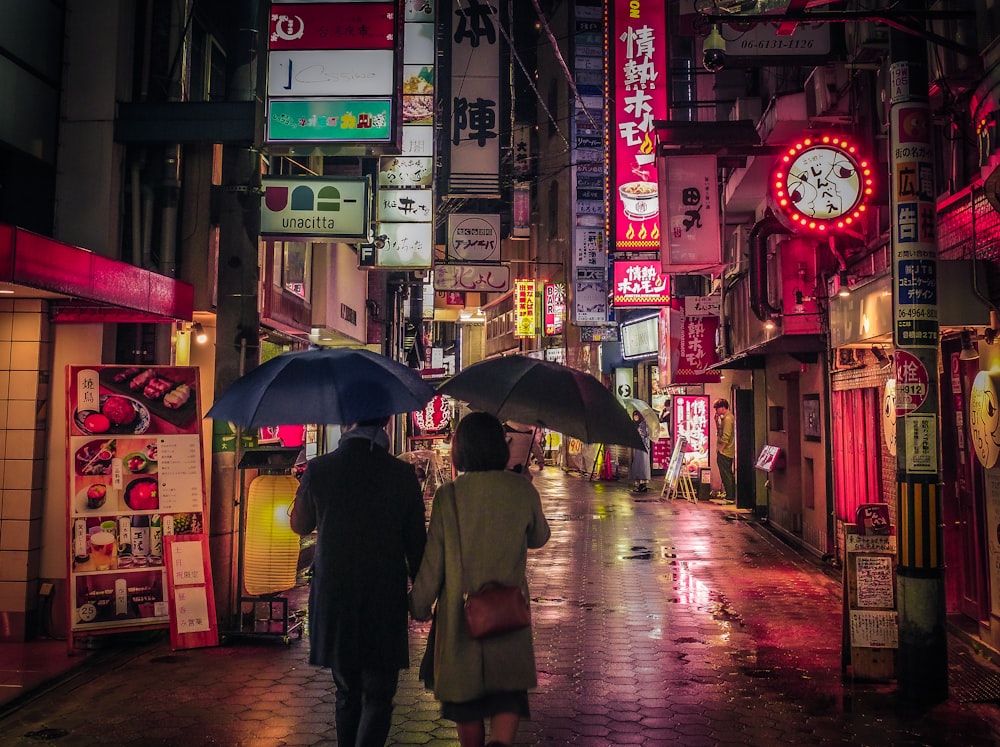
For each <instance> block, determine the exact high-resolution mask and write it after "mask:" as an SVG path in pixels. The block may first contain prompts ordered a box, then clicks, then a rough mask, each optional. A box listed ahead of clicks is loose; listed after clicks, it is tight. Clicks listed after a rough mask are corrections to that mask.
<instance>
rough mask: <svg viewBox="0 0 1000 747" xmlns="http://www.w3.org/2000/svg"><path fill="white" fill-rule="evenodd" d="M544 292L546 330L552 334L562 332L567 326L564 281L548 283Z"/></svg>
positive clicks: (547, 333) (544, 327) (546, 332)
mask: <svg viewBox="0 0 1000 747" xmlns="http://www.w3.org/2000/svg"><path fill="white" fill-rule="evenodd" d="M543 293H544V299H545V300H544V306H545V316H544V325H543V329H544V332H545V334H546V335H550V336H551V335H559V334H562V331H563V329H565V327H566V286H565V285H563V284H562V283H546V284H545V286H544V288H543Z"/></svg>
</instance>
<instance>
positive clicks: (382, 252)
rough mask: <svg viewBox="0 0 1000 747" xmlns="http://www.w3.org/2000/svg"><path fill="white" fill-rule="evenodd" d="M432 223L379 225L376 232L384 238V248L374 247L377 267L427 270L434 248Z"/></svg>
mask: <svg viewBox="0 0 1000 747" xmlns="http://www.w3.org/2000/svg"><path fill="white" fill-rule="evenodd" d="M433 229H434V225H433V224H432V223H379V224H377V225H376V229H375V230H376V231H378V233H379V235H381V236H384V237H385V244H384V246H381V247H380V246H378V244H376V245H375V265H376V266H377V267H393V268H400V267H406V268H412V269H418V270H421V269H429V268H430V266H431V255H432V250H433V248H434V230H433Z"/></svg>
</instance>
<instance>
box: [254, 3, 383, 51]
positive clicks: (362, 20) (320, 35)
mask: <svg viewBox="0 0 1000 747" xmlns="http://www.w3.org/2000/svg"><path fill="white" fill-rule="evenodd" d="M270 32H271V33H270V37H269V43H268V49H271V50H278V49H393V47H394V40H395V32H396V4H395V3H315V4H308V5H306V4H297V5H272V6H271V29H270Z"/></svg>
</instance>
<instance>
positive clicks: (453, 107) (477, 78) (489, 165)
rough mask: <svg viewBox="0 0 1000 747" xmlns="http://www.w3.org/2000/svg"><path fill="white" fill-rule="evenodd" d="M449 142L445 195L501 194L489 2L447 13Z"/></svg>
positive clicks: (496, 43) (470, 0)
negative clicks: (449, 31) (449, 57)
mask: <svg viewBox="0 0 1000 747" xmlns="http://www.w3.org/2000/svg"><path fill="white" fill-rule="evenodd" d="M450 15H451V34H450V39H451V44H452V47H451V60H452V68H451V69H452V73H451V89H450V90H451V91H452V96H451V99H450V100H449V101H448V102H447V103H446V106H445V109H446V111H447V134H448V139H449V141H450V158H449V169H450V170H449V173H448V177H447V185H448V186H447V189H446V192H447V193H448V194H450V195H452V196H455V195H475V196H487V195H496V196H499V193H500V176H499V172H500V116H499V104H500V32H499V31H498V29H497V14H496V9H495V8H494V7H493V6H492V5H491V4H490V2H480V0H456V2H455V4H454V6H453V9H452V10H451V13H450Z"/></svg>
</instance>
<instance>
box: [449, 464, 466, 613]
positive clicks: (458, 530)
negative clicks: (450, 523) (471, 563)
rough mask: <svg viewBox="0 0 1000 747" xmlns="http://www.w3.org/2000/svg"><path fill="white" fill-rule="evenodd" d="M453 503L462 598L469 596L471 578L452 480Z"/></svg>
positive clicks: (456, 494) (456, 495)
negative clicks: (464, 553)
mask: <svg viewBox="0 0 1000 747" xmlns="http://www.w3.org/2000/svg"><path fill="white" fill-rule="evenodd" d="M448 486H449V487H450V488H451V503H452V506H453V507H454V509H455V542H456V543H457V544H458V567H459V568H460V569H461V571H462V598H463V599H464V598H465V597H467V596H469V578H468V576H466V575H465V563H463V562H462V525H461V524H460V523H459V521H458V491H457V490H455V483H454V481H453V482H450V483H448Z"/></svg>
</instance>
